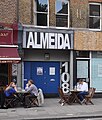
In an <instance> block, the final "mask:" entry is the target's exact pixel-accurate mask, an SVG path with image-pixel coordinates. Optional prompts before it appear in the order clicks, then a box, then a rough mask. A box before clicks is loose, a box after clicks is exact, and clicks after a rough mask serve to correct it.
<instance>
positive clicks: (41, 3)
mask: <svg viewBox="0 0 102 120" xmlns="http://www.w3.org/2000/svg"><path fill="white" fill-rule="evenodd" d="M35 1H36V7H37V9H36V11H38V12H48V0H35Z"/></svg>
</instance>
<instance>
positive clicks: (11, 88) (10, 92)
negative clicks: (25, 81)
mask: <svg viewBox="0 0 102 120" xmlns="http://www.w3.org/2000/svg"><path fill="white" fill-rule="evenodd" d="M16 92H17V87H16V85H15V83H14V82H11V83H10V84H9V86H8V87H7V88H6V89H5V91H4V93H5V96H6V97H14V93H16Z"/></svg>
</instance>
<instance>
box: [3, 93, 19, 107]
mask: <svg viewBox="0 0 102 120" xmlns="http://www.w3.org/2000/svg"><path fill="white" fill-rule="evenodd" d="M17 100H18V97H17V96H16V95H12V96H10V97H5V103H4V104H5V106H6V107H11V108H13V107H15V106H16V103H17Z"/></svg>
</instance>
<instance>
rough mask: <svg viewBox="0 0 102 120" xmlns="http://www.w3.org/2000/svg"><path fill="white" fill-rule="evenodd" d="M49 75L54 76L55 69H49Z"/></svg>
mask: <svg viewBox="0 0 102 120" xmlns="http://www.w3.org/2000/svg"><path fill="white" fill-rule="evenodd" d="M49 75H55V67H50V68H49Z"/></svg>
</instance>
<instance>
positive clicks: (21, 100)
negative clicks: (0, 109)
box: [16, 90, 29, 106]
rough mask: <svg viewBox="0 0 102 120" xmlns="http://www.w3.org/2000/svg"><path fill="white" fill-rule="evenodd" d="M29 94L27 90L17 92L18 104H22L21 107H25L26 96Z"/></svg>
mask: <svg viewBox="0 0 102 120" xmlns="http://www.w3.org/2000/svg"><path fill="white" fill-rule="evenodd" d="M28 94H29V93H28V92H27V91H25V90H19V91H17V92H16V95H17V97H18V103H20V105H22V104H23V106H24V105H25V96H26V95H28ZM18 103H17V104H18Z"/></svg>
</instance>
